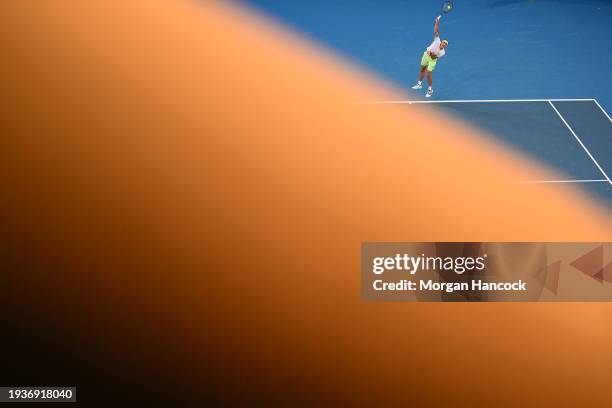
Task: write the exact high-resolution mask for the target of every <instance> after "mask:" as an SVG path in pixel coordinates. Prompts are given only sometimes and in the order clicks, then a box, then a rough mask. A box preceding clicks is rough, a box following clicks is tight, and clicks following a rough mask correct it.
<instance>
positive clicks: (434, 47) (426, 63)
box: [412, 16, 448, 98]
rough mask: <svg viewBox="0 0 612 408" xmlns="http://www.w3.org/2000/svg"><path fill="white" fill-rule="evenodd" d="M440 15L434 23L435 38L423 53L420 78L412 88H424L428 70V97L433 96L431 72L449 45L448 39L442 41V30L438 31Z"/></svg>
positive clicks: (426, 95)
mask: <svg viewBox="0 0 612 408" xmlns="http://www.w3.org/2000/svg"><path fill="white" fill-rule="evenodd" d="M440 17H441V16H438V17H437V18H436V24H435V25H434V40H433V42H432V43H431V45H430V46H429V47H427V50H425V52H424V53H423V58H421V72H420V73H419V80H418V82H417V83H416V85H415V86H413V87H412V89H421V88H423V77H424V76H425V72H427V82H429V88H427V93H426V94H425V97H426V98H431V95H433V88H432V86H433V80H432V78H431V73H432V72H433V70H434V69H435V68H436V63H437V62H438V59H439V58H442V57H443V56H444V54H446V51H444V49H445V48H446V47H447V46H448V41H447V40H442V41H440V32H439V31H438V29H439V27H440Z"/></svg>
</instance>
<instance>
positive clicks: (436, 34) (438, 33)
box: [434, 16, 442, 38]
mask: <svg viewBox="0 0 612 408" xmlns="http://www.w3.org/2000/svg"><path fill="white" fill-rule="evenodd" d="M440 17H442V16H438V17H436V24H435V25H434V38H436V37H439V36H440V32H439V31H438V27H439V26H440Z"/></svg>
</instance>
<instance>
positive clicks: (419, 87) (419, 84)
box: [412, 81, 423, 89]
mask: <svg viewBox="0 0 612 408" xmlns="http://www.w3.org/2000/svg"><path fill="white" fill-rule="evenodd" d="M421 88H423V83H422V82H421V81H419V82H417V83H416V85H415V86H413V87H412V89H421Z"/></svg>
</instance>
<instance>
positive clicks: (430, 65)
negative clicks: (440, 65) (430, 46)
mask: <svg viewBox="0 0 612 408" xmlns="http://www.w3.org/2000/svg"><path fill="white" fill-rule="evenodd" d="M437 62H438V59H437V58H436V59H433V58H431V56H430V55H429V53H427V51H425V52H424V53H423V58H421V66H422V67H424V66H427V70H428V71H429V72H431V71H433V70H434V69H435V68H436V63H437Z"/></svg>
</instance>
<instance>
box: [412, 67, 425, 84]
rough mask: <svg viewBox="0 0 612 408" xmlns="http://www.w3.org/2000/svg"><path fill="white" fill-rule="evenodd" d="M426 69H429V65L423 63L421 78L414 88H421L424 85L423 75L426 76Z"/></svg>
mask: <svg viewBox="0 0 612 408" xmlns="http://www.w3.org/2000/svg"><path fill="white" fill-rule="evenodd" d="M425 71H427V65H421V71H420V72H419V80H418V81H417V83H416V85H415V86H413V87H412V89H421V88H422V87H423V77H425Z"/></svg>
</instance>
